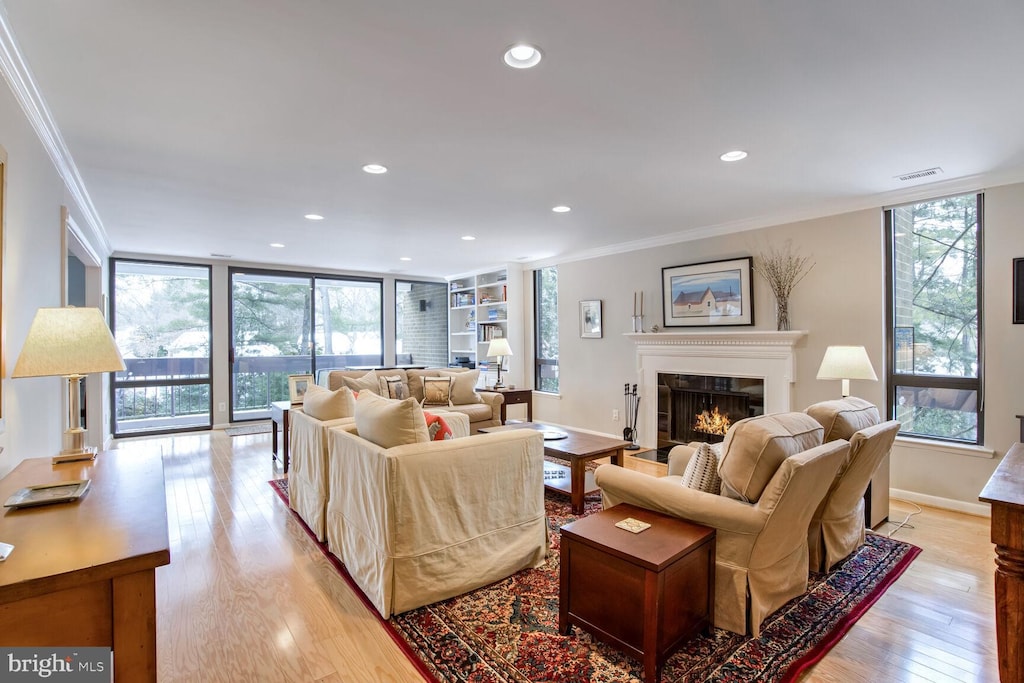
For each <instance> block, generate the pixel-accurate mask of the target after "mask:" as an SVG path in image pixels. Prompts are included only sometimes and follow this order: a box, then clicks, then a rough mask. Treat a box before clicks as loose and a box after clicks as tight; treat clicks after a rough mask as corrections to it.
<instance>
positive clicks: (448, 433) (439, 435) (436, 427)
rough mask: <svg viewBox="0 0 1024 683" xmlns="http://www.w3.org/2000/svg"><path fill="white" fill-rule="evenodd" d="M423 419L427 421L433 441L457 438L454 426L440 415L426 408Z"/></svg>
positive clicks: (428, 430) (428, 431)
mask: <svg viewBox="0 0 1024 683" xmlns="http://www.w3.org/2000/svg"><path fill="white" fill-rule="evenodd" d="M423 419H425V420H426V421H427V433H428V434H429V435H430V440H431V441H444V440H445V439H454V438H455V435H454V434H452V428H451V427H449V426H448V423H447V422H445V419H444V418H443V417H441V416H440V415H434V414H433V413H428V412H427V411H425V410H424V411H423Z"/></svg>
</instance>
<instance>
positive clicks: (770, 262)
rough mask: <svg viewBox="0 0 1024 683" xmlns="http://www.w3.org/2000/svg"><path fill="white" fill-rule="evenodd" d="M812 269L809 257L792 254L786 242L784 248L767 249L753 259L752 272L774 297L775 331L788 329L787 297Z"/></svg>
mask: <svg viewBox="0 0 1024 683" xmlns="http://www.w3.org/2000/svg"><path fill="white" fill-rule="evenodd" d="M812 268H814V263H811V257H810V256H800V255H799V254H796V253H794V251H793V245H792V243H790V242H788V241H787V242H786V245H785V247H782V248H776V247H769V249H768V250H767V251H766V252H763V253H761V254H759V255H758V256H757V257H756V258H755V259H754V272H756V273H757V274H758V275H760V276H761V277H762V278H763V279H764V281H765V282H767V283H768V286H769V287H771V290H772V293H773V294H774V295H775V302H776V305H777V309H776V323H777V329H779V330H788V329H789V297H790V295H791V294H792V293H793V288H794V287H796V286H797V284H798V283H799V282H800V281H801V280H803V279H804V277H806V276H807V273H809V272H811V269H812Z"/></svg>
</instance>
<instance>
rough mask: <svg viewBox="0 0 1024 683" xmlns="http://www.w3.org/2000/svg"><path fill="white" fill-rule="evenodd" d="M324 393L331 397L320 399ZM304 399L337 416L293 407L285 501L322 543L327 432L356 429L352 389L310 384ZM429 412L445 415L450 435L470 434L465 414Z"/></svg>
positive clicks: (316, 408) (313, 408) (317, 409)
mask: <svg viewBox="0 0 1024 683" xmlns="http://www.w3.org/2000/svg"><path fill="white" fill-rule="evenodd" d="M324 394H330V396H327V397H325V398H324V399H323V400H320V399H321V397H322V396H323V395H324ZM346 394H347V395H346ZM306 400H307V401H308V402H309V404H310V410H311V411H312V412H313V413H314V415H320V416H322V417H332V416H334V415H338V417H333V418H332V419H320V418H319V417H314V416H311V415H308V414H306V412H305V406H295V407H293V408H292V409H291V413H290V415H289V424H290V427H289V436H288V444H289V446H288V447H289V450H290V455H291V467H290V471H289V473H288V504H289V506H290V507H291V508H292V509H293V510H295V512H296V513H297V514H298V515H299V517H301V518H302V521H304V522H305V523H306V526H308V527H309V530H310V531H311V532H313V535H314V536H316V539H317V540H318V541H320V542H321V543H322V542H324V541H326V540H327V527H326V525H325V520H326V516H327V499H328V496H329V489H328V453H329V451H328V440H327V433H328V431H329V430H330V429H332V428H334V427H341V428H348V429H354V428H355V402H354V400H353V398H352V396H351V391H350V390H349V389H347V388H344V387H343V388H341V389H338V390H336V391H334V392H330V391H328V390H327V389H322V388H321V387H311V388H310V389H309V391H307V395H306ZM325 403H326V405H324V404H325ZM321 411H328V412H321ZM432 412H435V413H437V414H438V415H442V416H443V417H444V419H445V421H446V422H447V423H448V426H449V427H450V428H451V430H452V436H453V438H459V437H465V436H469V417H468V416H466V415H465V414H462V413H449V412H447V411H445V410H436V411H432Z"/></svg>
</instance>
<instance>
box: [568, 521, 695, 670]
mask: <svg viewBox="0 0 1024 683" xmlns="http://www.w3.org/2000/svg"><path fill="white" fill-rule="evenodd" d="M627 517H631V518H633V519H637V520H640V521H642V522H647V523H648V524H650V525H651V526H650V528H649V529H645V530H644V531H641V532H640V533H633V532H631V531H626V530H625V529H620V528H619V527H617V526H615V523H616V522H618V521H621V520H623V519H626V518H627ZM561 533H562V548H561V555H560V558H559V559H560V562H561V575H560V580H559V596H558V601H559V602H558V631H559V633H562V634H563V635H564V634H567V633H568V632H569V629H570V628H572V626H573V625H576V626H579V627H581V628H584V629H586V630H587V631H589V632H590V633H591V634H593V635H594V636H595V637H596V638H598V639H599V640H602V641H604V642H606V643H608V644H609V645H612V646H614V647H616V648H618V649H620V650H622V651H623V652H625V653H626V654H627V655H630V656H632V657H635V658H637V659H639V660H641V661H643V664H644V681H645V683H656V681H657V680H658V673H659V671H660V669H661V665H662V664H663V663H664V662H665V660H666V659H667V658H668V657H669V655H671V654H672V653H673V652H674V651H675V650H676V649H677V648H678V647H679V646H680V645H682V644H683V643H685V642H686V641H687V640H689V639H690V638H692V637H693V636H695V635H696V634H697V633H699V632H700V631H702V630H703V631H705V632H707V633H709V634H710V633H711V630H712V629H713V628H714V621H715V530H714V529H712V528H710V527H706V526H703V525H700V524H694V523H692V522H687V521H686V520H682V519H678V518H676V517H670V516H668V515H663V514H661V513H658V512H652V511H650V510H644V509H642V508H638V507H634V506H632V505H627V504H622V505H616V506H615V507H612V508H609V509H607V510H604V511H602V512H598V513H596V514H593V515H590V516H588V517H583V518H582V519H578V520H576V521H575V522H571V523H569V524H566V525H565V526H563V527H562V532H561Z"/></svg>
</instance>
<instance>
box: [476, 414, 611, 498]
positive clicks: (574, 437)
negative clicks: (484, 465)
mask: <svg viewBox="0 0 1024 683" xmlns="http://www.w3.org/2000/svg"><path fill="white" fill-rule="evenodd" d="M509 429H535V430H538V431H547V430H552V431H557V432H563V433H564V434H565V435H566V436H565V438H564V439H545V440H544V454H545V455H550V456H551V457H553V458H558V459H559V460H568V461H569V466H568V467H566V466H565V465H559V464H558V463H554V462H545V463H544V488H547V489H550V490H552V491H560V492H561V493H566V494H568V495H569V499H570V500H571V502H572V513H573V514H574V515H581V514H583V497H584V496H585V495H586V494H588V493H590V492H591V491H597V490H598V487H597V484H595V483H594V474H593V473H592V472H588V471H587V466H586V465H587V462H588V461H590V460H598V459H600V458H611V461H612V464H613V465H618V466H620V467H621V466H622V453H623V449H625V448H626V446H628V445H629V442H628V441H623V440H622V439H613V438H610V437H607V436H601V435H600V434H590V433H588V432H581V431H578V430H576V429H569V428H567V427H552V426H550V425H546V424H541V423H539V422H516V423H513V424H508V425H504V426H501V427H484V428H482V429H480V430H478V431H480V432H483V433H489V432H503V431H507V430H509Z"/></svg>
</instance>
